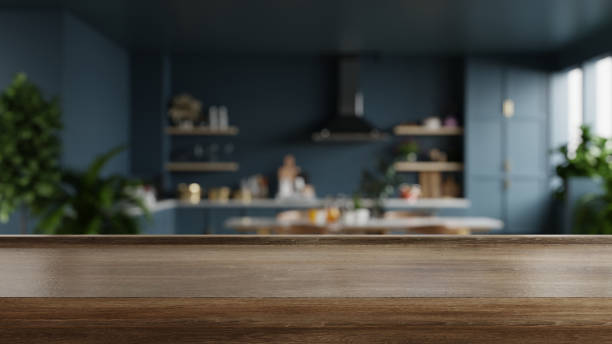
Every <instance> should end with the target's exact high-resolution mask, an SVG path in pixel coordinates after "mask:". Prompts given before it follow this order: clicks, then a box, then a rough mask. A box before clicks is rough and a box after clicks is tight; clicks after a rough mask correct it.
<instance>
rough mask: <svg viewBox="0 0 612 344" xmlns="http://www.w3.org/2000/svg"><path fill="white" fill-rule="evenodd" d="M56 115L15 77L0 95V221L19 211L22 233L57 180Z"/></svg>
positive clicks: (52, 104) (52, 103)
mask: <svg viewBox="0 0 612 344" xmlns="http://www.w3.org/2000/svg"><path fill="white" fill-rule="evenodd" d="M61 126H62V125H61V113H60V108H59V103H58V100H57V99H56V98H54V99H51V100H46V99H45V98H44V97H43V95H42V93H41V91H40V90H39V88H38V87H37V86H36V85H35V84H33V83H32V82H30V81H29V80H28V78H27V76H26V75H25V74H23V73H19V74H17V75H16V76H15V78H14V79H13V82H12V83H11V85H10V86H9V87H8V88H7V89H6V90H5V91H4V92H3V93H2V94H1V95H0V128H2V129H1V130H0V166H1V168H0V221H1V222H7V221H8V220H9V217H10V215H11V214H12V213H13V212H14V211H15V210H16V209H18V208H21V213H22V216H21V232H22V233H26V231H27V216H28V215H27V214H28V212H29V210H33V211H34V212H37V211H38V210H39V208H40V207H41V205H42V204H43V203H45V202H46V201H47V200H48V199H49V198H50V197H52V196H53V194H54V192H55V186H56V185H57V182H58V181H59V180H60V176H61V174H60V167H59V159H60V153H61V149H60V147H61V146H60V139H59V136H58V132H59V130H60V129H61Z"/></svg>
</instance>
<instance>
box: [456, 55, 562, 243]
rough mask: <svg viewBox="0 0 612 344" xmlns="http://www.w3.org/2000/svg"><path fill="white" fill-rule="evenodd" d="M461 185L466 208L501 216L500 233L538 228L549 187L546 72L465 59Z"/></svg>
mask: <svg viewBox="0 0 612 344" xmlns="http://www.w3.org/2000/svg"><path fill="white" fill-rule="evenodd" d="M465 83H466V86H465V91H466V101H465V118H466V141H465V145H466V147H465V148H466V149H465V151H466V162H467V164H466V174H465V176H466V177H465V178H466V190H467V197H468V198H469V199H470V201H471V202H472V208H471V213H472V214H473V215H475V216H489V217H494V218H499V219H502V220H503V221H504V223H505V229H504V232H505V233H517V234H518V233H521V234H522V233H541V232H543V230H544V225H545V221H546V218H547V215H548V208H549V203H550V190H549V187H548V180H549V171H548V166H549V165H548V159H549V158H548V144H547V143H548V140H547V136H548V130H547V128H548V126H547V123H548V118H549V114H548V113H549V110H548V109H549V104H548V99H549V97H548V95H549V92H548V89H549V73H548V72H547V71H542V70H536V69H532V68H524V67H517V66H514V65H508V64H504V63H499V62H494V61H488V60H482V59H478V60H477V59H468V60H467V62H466V75H465Z"/></svg>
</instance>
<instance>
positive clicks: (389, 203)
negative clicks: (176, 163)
mask: <svg viewBox="0 0 612 344" xmlns="http://www.w3.org/2000/svg"><path fill="white" fill-rule="evenodd" d="M326 202H327V201H326V200H325V199H316V200H291V199H288V200H278V199H254V200H252V201H250V202H243V201H238V200H229V201H226V202H220V201H209V200H202V201H200V202H199V203H190V202H184V201H179V200H177V199H167V200H162V201H158V202H156V203H155V204H154V205H153V206H150V207H149V210H150V211H151V212H152V213H155V212H158V211H162V210H167V209H175V208H203V209H208V208H227V209H229V208H246V209H309V208H317V207H323V206H325V205H326ZM348 202H351V203H352V202H353V201H352V199H349V200H348ZM361 203H362V204H363V206H365V207H371V206H372V205H373V203H374V202H373V201H372V200H371V199H363V200H362V201H361ZM469 207H470V201H469V200H467V199H465V198H429V199H428V198H423V199H418V200H405V199H401V198H390V199H387V200H385V201H384V208H385V209H399V210H402V209H406V210H409V209H422V210H437V209H467V208H469ZM129 212H130V214H133V215H139V214H141V212H140V211H139V209H130V210H129Z"/></svg>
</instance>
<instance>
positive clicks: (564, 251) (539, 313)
mask: <svg viewBox="0 0 612 344" xmlns="http://www.w3.org/2000/svg"><path fill="white" fill-rule="evenodd" d="M0 262H2V263H1V264H0V337H1V339H0V342H11V343H109V342H112V343H113V344H118V343H145V342H146V343H202V342H206V343H231V342H241V343H271V342H277V343H298V342H316V343H332V342H357V343H395V342H397V343H399V342H401V343H425V344H426V343H491V342H495V343H607V342H611V341H612V339H610V338H612V238H611V237H603V236H589V237H586V236H465V237H457V236H266V237H261V236H168V237H166V236H159V237H158V236H155V237H148V236H123V237H116V236H109V237H99V236H81V237H61V236H58V237H47V236H21V237H20V236H4V237H2V236H0Z"/></svg>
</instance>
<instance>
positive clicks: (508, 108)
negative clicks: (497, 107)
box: [502, 99, 514, 118]
mask: <svg viewBox="0 0 612 344" xmlns="http://www.w3.org/2000/svg"><path fill="white" fill-rule="evenodd" d="M502 113H503V114H504V117H506V118H510V117H512V116H514V100H512V99H506V100H504V103H503V104H502Z"/></svg>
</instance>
